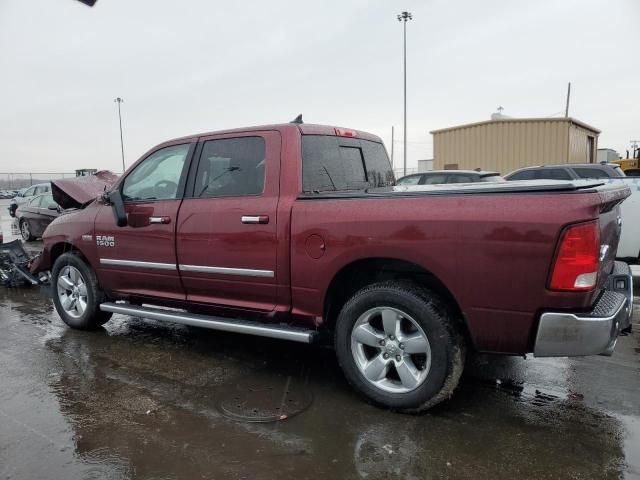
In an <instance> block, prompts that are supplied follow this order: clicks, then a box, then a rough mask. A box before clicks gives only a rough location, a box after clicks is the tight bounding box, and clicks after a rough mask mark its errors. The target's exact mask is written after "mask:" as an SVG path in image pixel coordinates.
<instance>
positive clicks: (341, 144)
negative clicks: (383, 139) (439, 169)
mask: <svg viewBox="0 0 640 480" xmlns="http://www.w3.org/2000/svg"><path fill="white" fill-rule="evenodd" d="M394 181H395V179H394V176H393V171H392V170H391V163H390V162H389V158H388V157H387V152H386V150H385V148H384V146H383V145H382V144H381V143H377V142H372V141H369V140H359V139H354V138H343V137H333V136H324V135H303V137H302V189H303V191H304V192H306V193H311V192H326V191H337V190H365V189H367V188H374V187H385V186H390V185H393V184H394Z"/></svg>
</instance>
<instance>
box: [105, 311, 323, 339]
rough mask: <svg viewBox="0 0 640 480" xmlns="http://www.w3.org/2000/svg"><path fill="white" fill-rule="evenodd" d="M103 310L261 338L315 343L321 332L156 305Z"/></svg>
mask: <svg viewBox="0 0 640 480" xmlns="http://www.w3.org/2000/svg"><path fill="white" fill-rule="evenodd" d="M100 310H102V311H103V312H112V313H120V314H122V315H131V316H133V317H141V318H149V319H152V320H159V321H163V322H173V323H180V324H182V325H189V326H192V327H202V328H209V329H211V330H221V331H223V332H233V333H244V334H247V335H257V336H259V337H268V338H277V339H280V340H290V341H292V342H300V343H313V342H314V341H315V339H316V336H317V335H318V332H316V331H315V330H309V329H305V328H300V327H292V326H285V325H270V324H267V323H258V322H249V321H245V320H239V319H229V318H223V317H215V316H209V315H200V314H196V313H188V312H180V311H175V310H174V311H172V310H166V309H160V308H153V307H146V306H144V307H140V306H137V305H129V304H126V303H111V302H107V303H102V304H101V305H100Z"/></svg>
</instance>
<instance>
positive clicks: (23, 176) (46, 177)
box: [0, 172, 76, 190]
mask: <svg viewBox="0 0 640 480" xmlns="http://www.w3.org/2000/svg"><path fill="white" fill-rule="evenodd" d="M75 176H76V173H75V172H43V173H34V172H27V173H16V172H5V173H2V172H0V190H19V189H21V188H25V187H30V186H31V185H35V184H37V183H45V182H50V181H51V180H59V179H61V178H69V177H75Z"/></svg>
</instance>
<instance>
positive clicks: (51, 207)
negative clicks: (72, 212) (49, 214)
mask: <svg viewBox="0 0 640 480" xmlns="http://www.w3.org/2000/svg"><path fill="white" fill-rule="evenodd" d="M47 209H49V210H55V211H58V204H56V203H52V204H51V205H49V206H48V207H47Z"/></svg>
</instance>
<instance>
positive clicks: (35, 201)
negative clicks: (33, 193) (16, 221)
mask: <svg viewBox="0 0 640 480" xmlns="http://www.w3.org/2000/svg"><path fill="white" fill-rule="evenodd" d="M43 198H44V195H40V196H38V197H33V198H32V199H31V200H29V206H30V207H34V208H37V207H39V206H40V204H41V203H42V199H43Z"/></svg>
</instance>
